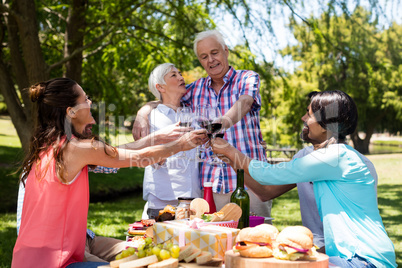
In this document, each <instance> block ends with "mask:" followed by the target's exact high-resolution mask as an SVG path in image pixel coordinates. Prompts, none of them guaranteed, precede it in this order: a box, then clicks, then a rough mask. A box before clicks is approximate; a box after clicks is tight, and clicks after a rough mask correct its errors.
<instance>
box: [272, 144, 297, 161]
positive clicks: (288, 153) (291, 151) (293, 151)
mask: <svg viewBox="0 0 402 268" xmlns="http://www.w3.org/2000/svg"><path fill="white" fill-rule="evenodd" d="M266 151H267V158H268V163H270V164H278V163H280V162H287V161H290V160H291V159H292V157H293V156H294V155H295V154H296V152H297V149H292V148H289V149H286V148H269V149H266ZM272 152H281V153H283V154H284V155H285V156H286V157H287V158H273V157H272Z"/></svg>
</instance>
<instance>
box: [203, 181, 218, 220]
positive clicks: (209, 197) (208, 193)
mask: <svg viewBox="0 0 402 268" xmlns="http://www.w3.org/2000/svg"><path fill="white" fill-rule="evenodd" d="M204 199H205V200H206V201H207V202H208V204H209V214H212V213H215V212H216V206H215V201H214V195H213V193H212V182H204Z"/></svg>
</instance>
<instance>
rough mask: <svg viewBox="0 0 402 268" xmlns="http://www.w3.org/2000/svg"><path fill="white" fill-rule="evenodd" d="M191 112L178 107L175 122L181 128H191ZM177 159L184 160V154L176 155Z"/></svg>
mask: <svg viewBox="0 0 402 268" xmlns="http://www.w3.org/2000/svg"><path fill="white" fill-rule="evenodd" d="M193 117H194V114H193V111H192V109H191V108H190V107H179V108H178V109H177V112H176V121H177V122H179V126H181V127H191V124H192V122H193ZM177 157H178V158H185V157H186V152H180V153H178V154H177Z"/></svg>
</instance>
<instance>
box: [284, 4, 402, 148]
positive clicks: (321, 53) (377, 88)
mask: <svg viewBox="0 0 402 268" xmlns="http://www.w3.org/2000/svg"><path fill="white" fill-rule="evenodd" d="M291 28H292V29H293V33H294V36H295V38H296V39H297V41H298V44H297V45H295V46H289V47H287V48H285V49H284V50H283V51H282V53H283V55H291V56H292V58H293V60H295V61H297V62H299V63H300V65H299V67H298V68H297V70H296V71H295V73H294V74H292V75H291V76H290V79H289V81H290V82H289V83H288V84H289V86H288V87H285V90H284V92H283V93H284V95H283V97H284V99H285V100H287V101H288V102H289V103H292V104H291V106H290V107H293V108H294V109H299V110H301V109H302V107H301V106H300V100H301V99H303V98H304V96H302V95H303V94H304V93H305V91H306V90H305V89H306V88H308V89H309V90H310V89H313V88H316V90H320V91H323V90H335V89H339V90H343V91H345V92H347V93H348V94H350V95H351V96H352V97H353V99H354V100H355V102H356V104H357V106H358V112H359V125H358V129H357V130H356V132H355V133H353V134H352V135H351V139H352V141H353V144H354V147H355V148H356V149H357V150H359V151H360V152H361V153H368V152H369V143H370V138H371V137H372V134H373V133H374V131H375V130H378V131H380V130H388V131H391V132H392V131H396V130H398V129H399V130H400V129H401V128H400V127H401V126H402V116H401V115H402V102H401V97H402V83H401V77H402V72H401V70H402V45H401V43H400V36H401V33H402V27H401V26H400V25H397V24H395V23H394V24H392V25H391V26H390V27H389V28H388V29H381V28H380V25H379V22H378V20H375V19H373V16H372V13H371V12H369V11H367V10H365V9H363V8H357V9H356V10H355V11H354V12H353V13H352V14H351V15H349V14H347V13H343V14H340V15H337V14H336V13H334V12H325V13H323V14H322V15H321V16H320V18H318V19H315V18H314V17H310V19H308V20H306V21H304V22H302V23H299V22H297V21H296V20H292V21H291ZM309 85H310V86H309ZM300 93H301V94H300ZM295 95H297V96H295ZM299 115H300V114H299ZM286 117H287V122H296V121H295V120H296V118H295V116H294V114H293V113H292V112H290V113H289V114H288V115H287V116H286ZM359 132H364V134H365V135H364V137H360V136H359Z"/></svg>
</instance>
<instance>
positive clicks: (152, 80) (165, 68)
mask: <svg viewBox="0 0 402 268" xmlns="http://www.w3.org/2000/svg"><path fill="white" fill-rule="evenodd" d="M174 67H175V66H174V64H173V63H162V64H160V65H158V66H156V67H155V69H153V71H152V72H151V74H150V75H149V78H148V88H149V91H151V93H152V94H153V95H154V96H155V97H156V98H157V99H158V100H162V96H161V93H160V92H159V90H158V89H157V88H156V84H160V85H166V82H165V75H167V74H168V73H169V72H170V71H171V70H172V69H173V68H174Z"/></svg>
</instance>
